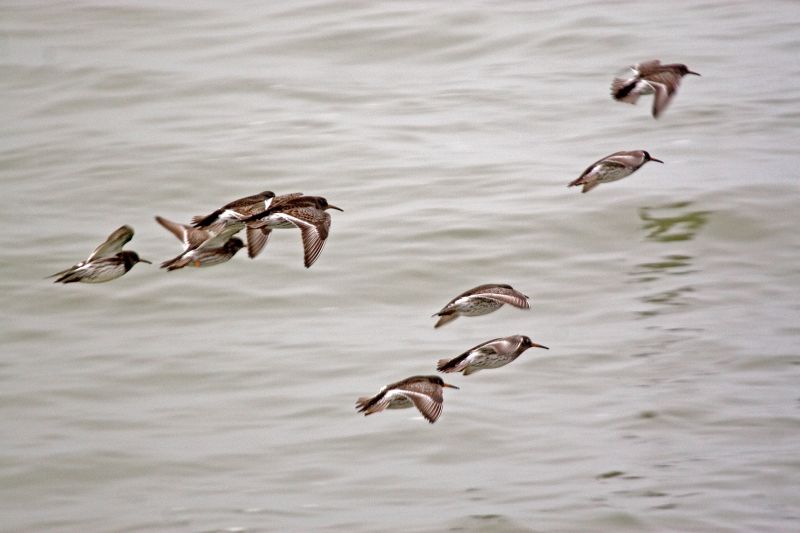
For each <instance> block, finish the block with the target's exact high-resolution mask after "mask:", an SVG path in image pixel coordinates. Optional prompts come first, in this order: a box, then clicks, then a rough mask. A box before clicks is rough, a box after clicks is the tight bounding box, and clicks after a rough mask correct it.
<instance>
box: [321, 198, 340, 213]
mask: <svg viewBox="0 0 800 533" xmlns="http://www.w3.org/2000/svg"><path fill="white" fill-rule="evenodd" d="M317 205H318V206H319V208H320V209H322V210H325V209H336V210H337V211H342V212H344V209H341V208H339V207H336V206H335V205H331V204H329V203H328V200H326V199H325V198H323V197H322V196H320V197H319V198H318V199H317Z"/></svg>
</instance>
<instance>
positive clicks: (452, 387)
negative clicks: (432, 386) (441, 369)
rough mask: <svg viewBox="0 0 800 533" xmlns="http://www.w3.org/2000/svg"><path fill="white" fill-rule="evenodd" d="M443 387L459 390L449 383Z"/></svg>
mask: <svg viewBox="0 0 800 533" xmlns="http://www.w3.org/2000/svg"><path fill="white" fill-rule="evenodd" d="M442 387H447V388H450V389H458V387H456V386H455V385H450V384H449V383H445V384H444V385H442Z"/></svg>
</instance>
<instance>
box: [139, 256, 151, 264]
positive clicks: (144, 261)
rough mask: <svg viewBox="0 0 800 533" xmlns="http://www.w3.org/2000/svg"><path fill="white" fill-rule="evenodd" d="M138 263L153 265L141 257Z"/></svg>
mask: <svg viewBox="0 0 800 533" xmlns="http://www.w3.org/2000/svg"><path fill="white" fill-rule="evenodd" d="M139 262H140V263H147V264H148V265H152V264H153V262H152V261H148V260H147V259H142V258H141V257H140V258H139Z"/></svg>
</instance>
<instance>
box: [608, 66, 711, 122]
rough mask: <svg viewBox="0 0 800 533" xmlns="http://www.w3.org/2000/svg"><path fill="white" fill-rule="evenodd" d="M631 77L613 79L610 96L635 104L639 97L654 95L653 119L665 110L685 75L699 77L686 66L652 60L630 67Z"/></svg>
mask: <svg viewBox="0 0 800 533" xmlns="http://www.w3.org/2000/svg"><path fill="white" fill-rule="evenodd" d="M630 71H631V75H630V76H628V77H627V78H614V81H613V82H612V83H611V95H612V96H613V97H614V99H615V100H617V101H619V102H627V103H629V104H635V103H636V101H637V100H638V99H639V97H640V96H642V95H646V94H655V97H654V98H653V117H654V118H658V117H659V115H661V113H662V112H663V111H664V110H665V109H666V108H667V106H668V105H669V103H670V101H671V100H672V97H673V96H674V95H675V93H676V92H677V90H678V87H679V86H680V84H681V79H682V78H683V77H684V76H686V75H687V74H693V75H695V76H699V75H700V74H698V73H697V72H692V71H691V70H689V68H688V67H687V66H686V65H682V64H674V65H662V64H661V61H659V60H658V59H654V60H652V61H646V62H644V63H639V64H637V65H633V66H631V67H630Z"/></svg>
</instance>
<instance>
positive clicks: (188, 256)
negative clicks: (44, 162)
mask: <svg viewBox="0 0 800 533" xmlns="http://www.w3.org/2000/svg"><path fill="white" fill-rule="evenodd" d="M629 70H630V75H628V76H625V77H617V78H615V79H614V81H613V82H612V84H611V94H612V96H613V98H614V99H615V100H617V101H620V102H626V103H629V104H635V103H636V102H637V101H638V99H639V97H640V96H643V95H649V94H652V95H654V97H653V108H652V114H653V117H654V118H658V117H659V116H660V115H661V113H663V111H664V109H666V107H667V105H668V104H669V103H670V101H671V99H672V97H673V96H674V95H675V92H676V91H677V89H678V87H679V85H680V82H681V79H682V78H683V77H684V76H686V75H687V74H693V75H696V76H699V75H700V74H698V73H697V72H692V71H691V70H689V69H688V68H687V67H686V65H682V64H670V65H662V64H661V62H660V61H658V60H652V61H647V62H643V63H639V64H637V65H633V66H631V67H630V68H629ZM649 161H655V162H657V163H663V161H661V160H659V159H656V158H654V157H652V156H651V155H650V154H649V153H648V152H647V151H645V150H631V151H621V152H616V153H613V154H611V155H608V156H606V157H604V158H602V159H600V160H598V161H596V162H594V163H592V164H591V165H590V166H589V167H588V168H587V169H586V170H584V171H583V173H582V174H581V175H580V176H579V177H578V178H577V179H575V180H574V181H572V182H570V183H569V185H568V186H569V187H574V186H578V185H582V186H583V188H582V190H581V192H583V193H586V192H589V191H590V190H592V189H594V188H595V187H597V186H598V185H600V184H603V183H609V182H612V181H617V180H620V179H622V178H625V177H627V176H630V175H631V174H633V173H634V172H636V171H637V170H639V169H640V168H641V167H642V166H643V165H644V164H645V163H647V162H649ZM329 209H336V210H339V211H342V209H340V208H338V207H336V206H334V205H330V204H329V203H328V201H327V200H326V199H325V198H323V197H321V196H307V195H304V194H302V193H292V194H285V195H281V196H276V195H275V193H273V192H272V191H264V192H261V193H258V194H254V195H252V196H247V197H245V198H240V199H238V200H234V201H232V202H229V203H227V204H225V205H224V206H222V207H220V208H219V209H217V210H215V211H213V212H212V213H211V214H209V215H204V216H203V215H201V216H196V217H194V218H193V219H192V221H191V224H181V223H178V222H173V221H170V220H167V219H165V218H163V217H160V216H157V217H156V221H157V222H158V223H159V224H161V225H162V226H163V227H164V228H166V229H167V230H168V231H169V232H170V233H172V234H173V235H175V237H177V238H178V240H180V241H181V242H182V243H183V250H182V251H181V253H180V254H178V255H177V256H176V257H174V258H172V259H169V260H167V261H164V262H163V263H161V268H165V269H166V270H168V271H172V270H177V269H181V268H185V267H209V266H213V265H218V264H221V263H224V262H226V261H228V260H230V259H231V258H232V257H233V256H234V255H236V253H237V252H238V251H239V250H241V249H242V248H244V247H245V243H244V242H242V240H241V239H239V238H238V237H236V236H235V235H236V234H237V233H239V232H240V231H242V230H245V234H246V239H247V254H248V256H249V257H250V258H255V257H256V256H257V255H258V254H259V253H261V251H262V250H263V248H264V246H265V245H266V244H267V240H268V239H269V236H270V233H271V232H272V230H274V229H290V228H297V229H299V230H300V236H301V239H302V242H303V258H304V265H305V267H306V268H309V267H311V265H313V264H314V262H315V261H316V260H317V259H318V258H319V255H320V253H321V252H322V248H323V247H324V246H325V242H326V240H327V238H328V233H329V231H330V225H331V216H330V213H328V212H327V211H328V210H329ZM132 238H133V228H131V227H130V226H122V227H120V228H118V229H117V230H115V231H114V232H113V233H112V234H111V235H109V236H108V238H107V239H106V240H105V241H104V242H103V243H102V244H100V245H99V246H98V247H97V248H95V249H94V251H93V252H92V253H91V254H90V255H89V257H87V258H86V259H85V260H83V261H81V262H79V263H77V264H75V265H73V266H72V267H70V268H68V269H66V270H62V271H61V272H58V273H56V274H53V275H52V276H50V277H56V278H57V279H56V280H55V282H56V283H75V282H81V283H103V282H107V281H111V280H114V279H117V278H119V277H120V276H122V275H124V274H125V273H127V272H128V271H129V270H130V269H131V268H133V266H134V265H135V264H137V263H150V261H147V260H145V259H142V258H140V257H139V255H138V254H137V253H136V252H133V251H129V250H123V249H122V248H123V247H124V246H125V244H127V243H128V242H129V241H130V240H131V239H132ZM528 299H529V298H528V296H526V295H524V294H522V293H521V292H519V291H517V290H515V289H514V288H513V287H511V286H510V285H506V284H486V285H480V286H478V287H475V288H473V289H470V290H468V291H466V292H464V293H462V294H459V295H458V296H456V297H455V298H453V299H452V300H451V301H450V302H448V303H447V305H445V306H444V307H443V308H442V309H441V310H440V311H439V312H438V313H436V314H434V315H433V316H434V317H439V320H438V321H437V322H436V324H435V326H434V327H435V328H439V327H441V326H443V325H445V324H448V323H449V322H452V321H453V320H455V319H456V318H458V317H459V316H466V317H471V316H480V315H485V314H488V313H492V312H494V311H496V310H498V309H500V307H502V306H503V305H505V304H509V305H511V306H513V307H516V308H519V309H530V305H529V304H528ZM533 347H535V348H544V349H549V348H547V347H546V346H543V345H541V344H537V343H535V342H533V341H532V340H531V339H530V338H529V337H527V336H525V335H512V336H510V337H502V338H498V339H492V340H489V341H486V342H483V343H481V344H478V345H477V346H473V347H472V348H470V349H469V350H467V351H465V352H464V353H462V354H460V355H458V356H456V357H454V358H452V359H441V360H439V361H438V363H437V366H436V369H437V370H438V371H440V372H444V373H451V372H462V373H463V375H465V376H468V375H470V374H472V373H475V372H477V371H479V370H485V369H492V368H499V367H501V366H505V365H507V364H509V363H511V362H512V361H514V360H515V359H516V358H517V357H519V356H520V355H521V354H522V353H523V352H525V351H526V350H527V349H529V348H533ZM448 387H449V388H453V389H458V387H456V386H455V385H452V384H449V383H445V382H444V380H443V379H442V378H441V377H439V376H436V375H431V376H412V377H409V378H406V379H403V380H401V381H398V382H396V383H390V384H389V385H386V386H385V387H383V388H381V390H380V391H379V392H378V393H377V394H376V395H374V396H365V397H362V398H359V399H358V400H357V401H356V409H357V410H358V411H359V412H361V413H364V415H371V414H373V413H378V412H380V411H383V410H384V409H405V408H410V407H416V408H417V410H419V412H420V413H421V414H422V416H423V417H424V418H425V419H426V420H427V421H428V422H430V423H434V422H436V420H437V419H438V418H439V416H440V415H441V413H442V405H443V396H442V391H443V389H444V388H448Z"/></svg>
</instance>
